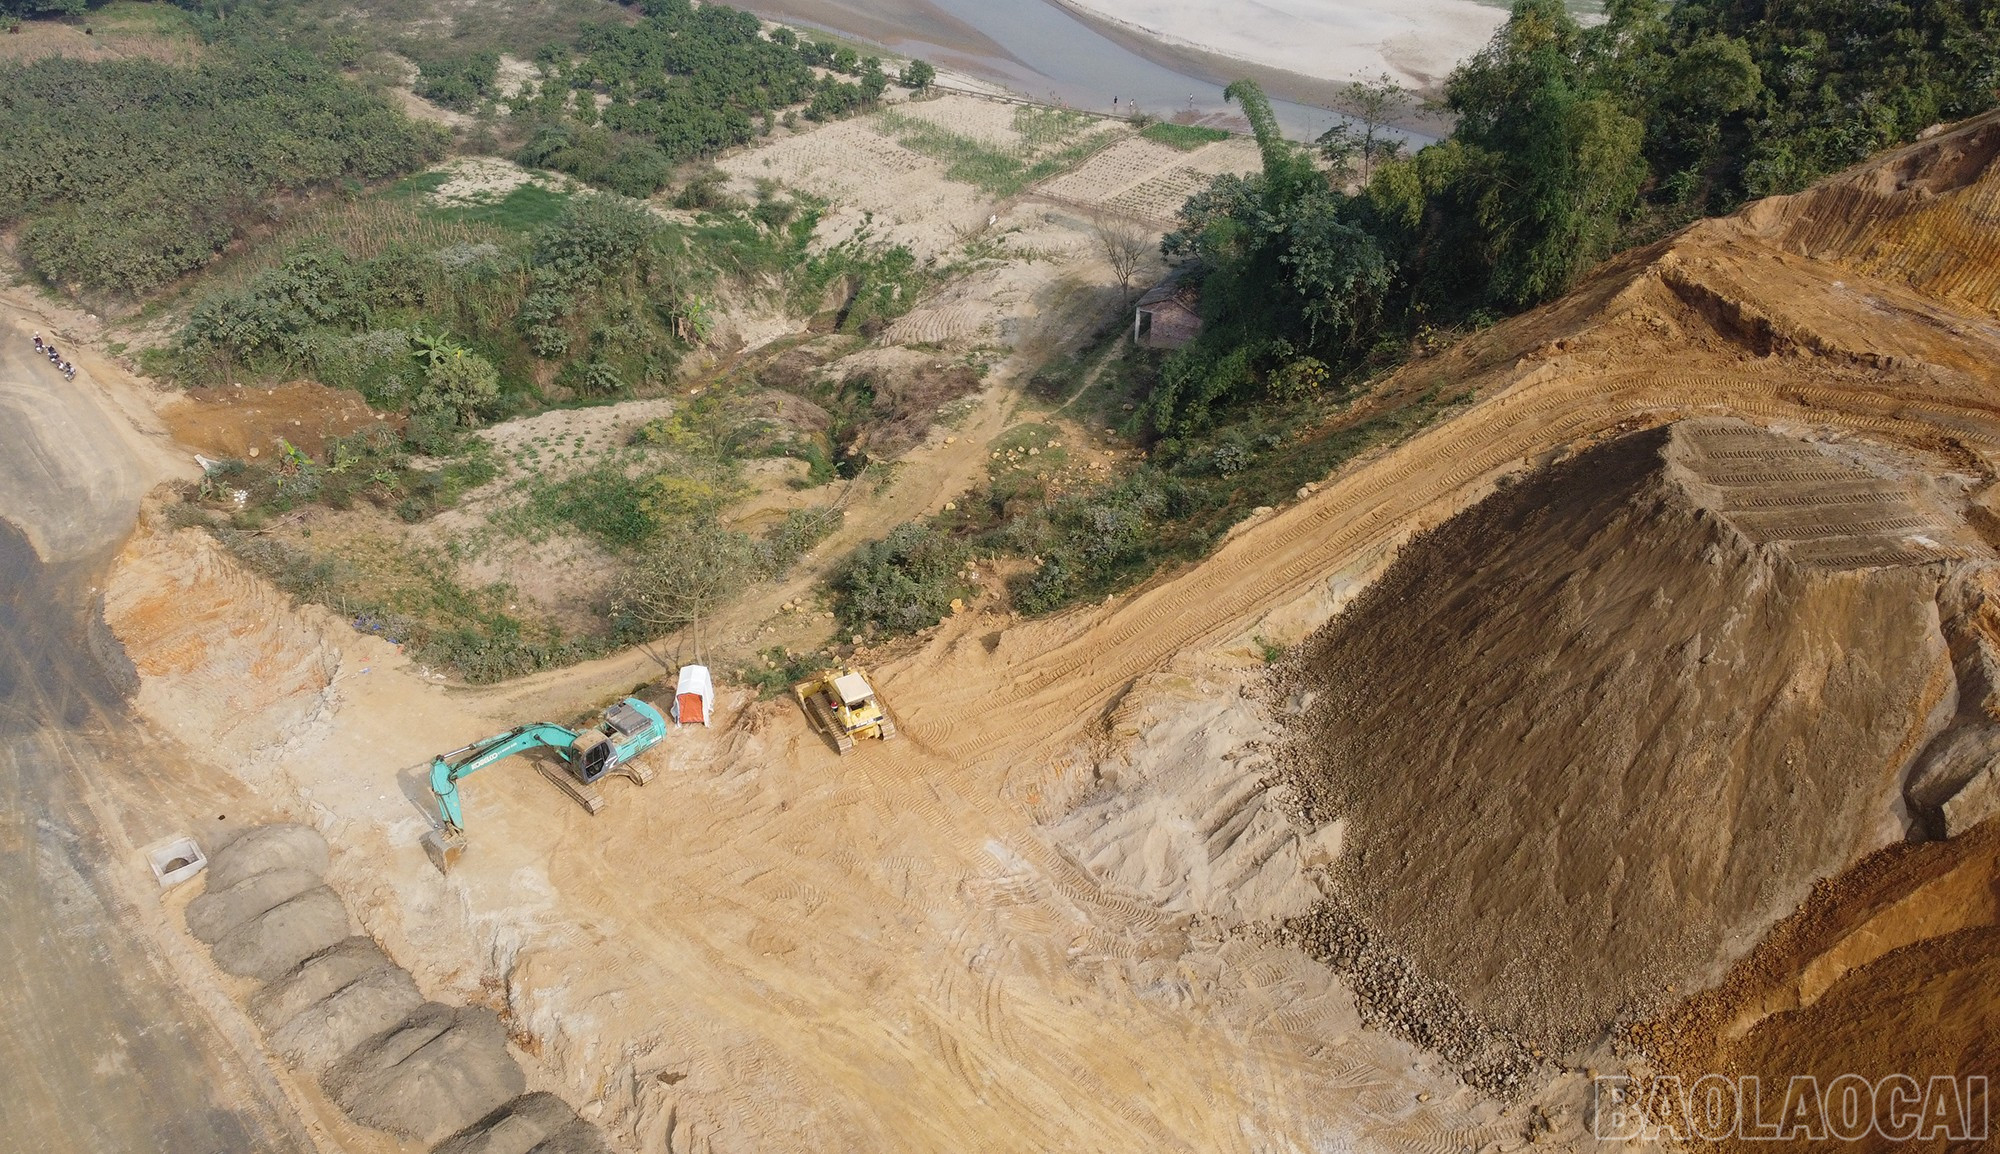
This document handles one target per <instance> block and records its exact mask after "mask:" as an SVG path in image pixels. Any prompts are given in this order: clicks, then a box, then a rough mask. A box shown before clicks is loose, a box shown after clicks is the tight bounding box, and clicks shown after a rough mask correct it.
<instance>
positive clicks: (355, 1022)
mask: <svg viewBox="0 0 2000 1154" xmlns="http://www.w3.org/2000/svg"><path fill="white" fill-rule="evenodd" d="M423 1004H424V996H423V995H422V994H421V993H418V992H417V983H416V981H415V980H414V979H412V978H411V977H410V975H409V973H408V971H406V970H403V969H402V968H400V967H397V966H385V967H383V968H382V969H379V970H371V971H369V972H368V973H366V974H364V975H362V976H361V977H359V978H356V979H355V980H353V981H352V982H349V983H348V984H346V985H344V986H342V987H341V988H339V989H338V990H335V991H334V992H333V993H331V994H328V995H327V996H326V997H324V998H322V999H320V1000H319V1001H317V1002H314V1003H313V1004H312V1005H310V1006H307V1007H306V1008H305V1009H303V1010H301V1011H299V1012H298V1013H297V1014H295V1015H293V1017H292V1020H291V1021H289V1022H286V1023H285V1024H284V1025H283V1026H281V1027H279V1028H278V1029H277V1030H276V1031H274V1032H273V1033H271V1034H270V1035H269V1037H268V1040H269V1042H270V1044H271V1048H272V1049H274V1050H276V1051H278V1052H279V1053H280V1054H283V1055H284V1056H285V1057H286V1058H287V1059H288V1060H289V1061H290V1062H291V1063H292V1064H293V1065H294V1066H297V1067H298V1068H299V1069H301V1070H304V1071H306V1072H307V1073H309V1074H319V1073H322V1072H324V1071H325V1070H326V1069H327V1068H328V1067H330V1066H332V1065H333V1064H334V1063H335V1062H338V1061H340V1060H341V1059H342V1058H345V1057H346V1056H347V1055H348V1054H350V1053H352V1052H353V1051H354V1050H355V1049H356V1048H358V1047H359V1046H360V1045H361V1044H362V1043H364V1042H366V1041H368V1040H369V1039H370V1038H374V1037H377V1036H379V1035H380V1034H381V1033H382V1032H383V1031H385V1030H389V1029H392V1028H394V1027H395V1026H397V1025H399V1024H401V1023H402V1022H403V1021H404V1020H406V1019H407V1018H408V1017H409V1016H410V1015H411V1014H412V1013H414V1012H415V1011H416V1009H417V1007H419V1006H421V1005H423Z"/></svg>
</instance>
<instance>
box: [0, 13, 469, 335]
mask: <svg viewBox="0 0 2000 1154" xmlns="http://www.w3.org/2000/svg"><path fill="white" fill-rule="evenodd" d="M0 137H4V139H5V140H6V141H7V148H6V149H5V150H4V152H0V226H13V225H19V226H20V234H19V252H20V255H21V256H22V257H23V258H24V260H25V262H26V263H27V264H28V265H29V267H30V268H32V269H33V270H34V271H35V272H37V273H39V274H40V275H41V276H43V277H45V278H46V279H48V280H49V281H50V282H52V283H55V284H58V285H64V286H71V287H74V288H77V289H81V290H82V291H85V292H89V293H93V294H118V295H127V296H137V295H143V294H145V293H147V292H150V291H152V290H153V289H156V288H158V287H159V286H160V285H162V284H165V283H166V282H168V281H171V280H173V279H175V278H176V277H179V276H181V275H183V274H185V273H187V272H189V271H191V270H193V269H196V268H199V267H201V266H202V265H203V264H205V263H207V262H208V261H209V260H210V259H211V258H213V257H214V255H215V254H216V253H217V252H218V251H219V250H220V249H221V248H222V246H223V245H225V244H226V243H228V242H229V241H230V240H231V239H232V238H234V237H236V236H237V235H239V234H240V233H241V231H242V230H243V229H244V228H245V226H246V225H247V224H249V223H250V222H252V221H254V220H256V219H257V218H259V217H260V216H262V215H264V214H267V213H268V212H269V211H270V205H271V202H272V199H273V198H274V197H276V196H278V195H280V194H283V193H288V192H296V191H300V190H305V189H310V188H314V187H317V186H323V185H327V184H330V183H333V182H336V181H342V180H372V179H377V178H380V177H385V176H390V175H393V174H396V173H400V172H405V171H408V170H409V169H412V168H415V167H418V166H420V165H422V164H424V163H426V162H428V161H430V160H432V159H434V158H436V157H437V156H438V155H440V154H441V153H442V151H443V144H444V141H443V138H442V136H441V134H439V133H437V132H435V131H434V130H431V129H429V128H428V127H426V126H422V125H418V124H414V123H412V122H410V121H409V120H407V119H405V118H404V117H403V116H402V114H401V113H399V112H397V111H396V110H394V109H392V108H391V107H390V106H389V105H388V104H387V103H385V102H384V101H383V100H381V99H380V98H378V97H376V96H373V95H371V94H369V93H367V92H365V91H363V90H362V89H360V88H359V87H357V86H355V85H353V84H351V83H348V82H347V81H345V80H343V79H342V78H341V77H340V76H339V75H338V74H337V73H336V72H334V71H333V70H331V69H329V68H328V67H326V66H324V65H322V64H321V63H319V62H318V61H317V60H315V59H314V58H313V57H312V56H311V55H310V54H308V53H305V52H302V51H297V50H294V49H290V48H286V47H284V46H281V45H271V44H251V43H240V42H233V41H232V42H225V43H220V44H217V45H215V46H214V47H213V50H212V52H211V53H210V55H209V56H208V57H207V59H205V60H204V61H203V62H202V63H200V64H198V65H196V66H194V67H191V68H177V67H173V66H170V65H166V64H160V63H157V62H154V61H151V60H143V59H135V60H119V61H111V62H105V63H84V62H82V61H77V60H71V59H66V58H63V57H56V58H53V59H46V60H40V61H37V62H35V63H32V64H26V65H0Z"/></svg>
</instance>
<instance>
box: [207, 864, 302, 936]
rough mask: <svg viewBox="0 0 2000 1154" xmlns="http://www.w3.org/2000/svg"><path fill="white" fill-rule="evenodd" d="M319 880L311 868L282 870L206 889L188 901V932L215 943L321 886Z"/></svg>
mask: <svg viewBox="0 0 2000 1154" xmlns="http://www.w3.org/2000/svg"><path fill="white" fill-rule="evenodd" d="M320 882H321V878H320V875H319V874H318V873H316V872H314V871H312V870H299V869H280V870H272V871H270V872H269V873H260V874H255V875H253V876H251V877H247V878H244V879H243V880H242V881H240V882H237V883H236V884H235V885H233V886H230V887H229V888H228V889H220V890H218V889H210V890H205V891H203V893H202V894H201V896H200V897H197V898H195V899H194V900H193V901H191V902H189V903H188V908H187V926H188V932H189V933H191V934H193V935H194V936H195V938H196V939H197V940H199V941H203V942H207V943H208V944H209V945H214V944H215V943H216V942H218V941H220V940H221V939H222V937H223V936H224V935H226V934H228V933H229V931H231V930H233V929H235V928H236V927H237V926H240V925H242V924H243V923H244V922H247V921H249V920H250V919H251V918H254V917H256V916H257V915H258V914H261V913H263V912H264V911H266V910H269V909H272V908H273V907H276V906H280V905H283V904H284V903H286V902H288V901H291V900H292V899H293V898H295V897H298V896H299V895H300V894H302V893H304V892H306V891H307V890H310V889H317V888H319V885H320Z"/></svg>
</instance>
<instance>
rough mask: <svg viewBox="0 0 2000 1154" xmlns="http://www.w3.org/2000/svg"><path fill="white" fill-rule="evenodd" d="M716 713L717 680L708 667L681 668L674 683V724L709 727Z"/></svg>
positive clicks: (689, 666)
mask: <svg viewBox="0 0 2000 1154" xmlns="http://www.w3.org/2000/svg"><path fill="white" fill-rule="evenodd" d="M714 711H715V679H714V678H713V677H710V676H709V673H708V666H706V665H683V666H681V675H680V678H679V679H678V680H677V681H676V682H675V683H674V710H673V713H674V724H675V725H707V724H708V719H709V715H710V714H712V713H713V712H714Z"/></svg>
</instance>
